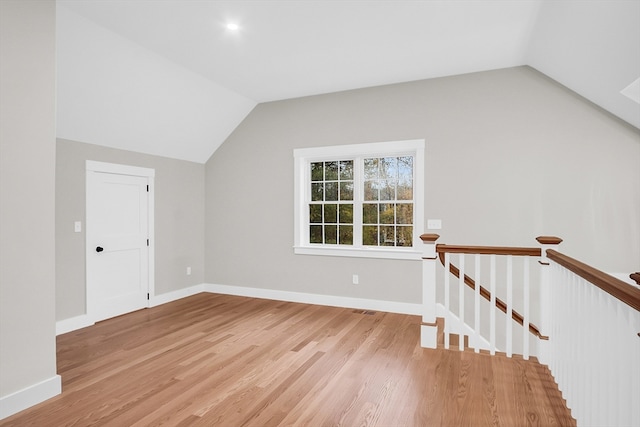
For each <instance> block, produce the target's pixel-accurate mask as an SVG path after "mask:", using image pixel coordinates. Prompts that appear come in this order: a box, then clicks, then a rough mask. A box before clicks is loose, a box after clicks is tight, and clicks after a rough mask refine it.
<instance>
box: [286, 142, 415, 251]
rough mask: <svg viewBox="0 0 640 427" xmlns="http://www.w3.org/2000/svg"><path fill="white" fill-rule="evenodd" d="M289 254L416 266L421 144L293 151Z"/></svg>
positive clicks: (379, 144)
mask: <svg viewBox="0 0 640 427" xmlns="http://www.w3.org/2000/svg"><path fill="white" fill-rule="evenodd" d="M294 159H295V198H294V203H295V253H298V254H315V255H334V256H358V257H374V258H400V259H419V258H420V254H421V248H420V247H419V246H418V243H419V242H420V240H419V237H418V236H419V235H420V231H421V227H422V226H423V202H422V194H423V183H424V173H423V170H422V169H423V165H424V141H423V140H412V141H395V142H383V143H373V144H355V145H343V146H334V147H318V148H306V149H297V150H294Z"/></svg>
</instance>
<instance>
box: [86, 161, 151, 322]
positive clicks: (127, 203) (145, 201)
mask: <svg viewBox="0 0 640 427" xmlns="http://www.w3.org/2000/svg"><path fill="white" fill-rule="evenodd" d="M149 182H150V178H149V177H148V176H136V175H125V174H120V173H110V172H103V171H95V170H87V219H86V232H87V248H86V249H87V259H86V266H87V314H88V315H89V316H90V317H91V318H92V320H93V321H96V322H97V321H99V320H103V319H107V318H110V317H114V316H118V315H121V314H124V313H128V312H131V311H135V310H138V309H141V308H144V307H147V306H148V298H149V296H148V294H149V291H150V290H149V288H150V286H149V285H150V283H149V278H150V277H149V276H150V275H149V253H150V251H149V240H148V239H149V236H150V233H149V229H150V224H149V218H150V215H149V213H150V212H149V209H150V204H149V191H148V188H149V187H148V186H149Z"/></svg>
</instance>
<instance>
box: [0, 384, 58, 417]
mask: <svg viewBox="0 0 640 427" xmlns="http://www.w3.org/2000/svg"><path fill="white" fill-rule="evenodd" d="M61 392H62V378H61V377H60V375H54V376H53V377H51V378H49V379H47V380H44V381H42V382H39V383H37V384H34V385H32V386H29V387H27V388H24V389H22V390H20V391H17V392H15V393H12V394H9V395H7V396H4V397H1V398H0V420H2V419H4V418H7V417H10V416H11V415H13V414H17V413H18V412H20V411H23V410H25V409H27V408H29V407H31V406H33V405H37V404H38V403H40V402H44V401H45V400H47V399H50V398H52V397H54V396H57V395H59V394H60V393H61Z"/></svg>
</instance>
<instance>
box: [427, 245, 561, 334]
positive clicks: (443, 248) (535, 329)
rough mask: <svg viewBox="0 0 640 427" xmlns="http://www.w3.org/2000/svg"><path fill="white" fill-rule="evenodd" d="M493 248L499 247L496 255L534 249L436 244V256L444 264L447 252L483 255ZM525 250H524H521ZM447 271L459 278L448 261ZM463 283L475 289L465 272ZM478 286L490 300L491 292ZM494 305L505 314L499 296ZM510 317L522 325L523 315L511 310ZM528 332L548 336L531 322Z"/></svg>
mask: <svg viewBox="0 0 640 427" xmlns="http://www.w3.org/2000/svg"><path fill="white" fill-rule="evenodd" d="M449 248H454V251H455V252H451V251H449V250H448V249H449ZM455 248H465V250H464V251H462V250H461V251H457V249H455ZM471 248H478V250H482V251H483V252H469V250H471ZM495 249H499V250H500V251H501V252H500V253H496V255H514V254H508V253H503V252H506V250H507V249H516V252H518V251H517V250H520V249H523V250H531V251H532V252H533V251H534V249H535V248H505V247H502V246H500V247H498V246H494V247H491V246H452V245H437V246H436V251H437V252H438V257H439V258H440V262H441V263H442V265H445V260H444V254H445V253H447V252H449V253H472V254H481V255H485V254H494V253H495V252H496V251H495ZM485 250H488V252H484V251H485ZM522 252H525V251H522ZM516 255H526V254H524V253H518V254H516ZM532 256H536V254H535V253H534V254H533V255H532ZM537 256H540V249H538V252H537ZM449 271H450V272H451V274H453V275H454V276H456V277H457V278H458V279H459V278H460V269H459V268H458V267H456V266H455V265H453V264H451V263H449ZM464 283H465V284H466V285H467V286H468V287H470V288H471V289H473V290H475V289H476V281H475V280H473V279H472V278H471V277H469V276H467V275H466V274H465V275H464ZM478 286H480V295H482V297H483V298H484V299H486V300H487V301H489V302H490V301H491V292H490V291H489V290H488V289H486V288H485V287H483V286H482V285H479V284H478ZM496 307H497V308H498V309H500V311H502V312H503V313H504V314H507V304H506V303H505V302H504V301H502V300H501V299H500V298H497V297H496ZM511 318H512V319H513V320H514V321H515V322H517V323H519V324H520V326H523V327H524V316H522V315H521V314H520V313H518V312H517V311H515V310H512V311H511ZM529 332H530V333H531V334H533V335H535V336H536V337H538V338H539V339H541V340H548V339H549V337H547V336H544V335H542V334H541V333H540V329H538V327H537V326H536V325H534V324H533V323H529Z"/></svg>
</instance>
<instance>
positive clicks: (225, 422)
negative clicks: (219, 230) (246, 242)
mask: <svg viewBox="0 0 640 427" xmlns="http://www.w3.org/2000/svg"><path fill="white" fill-rule="evenodd" d="M419 330H420V318H419V317H418V316H408V315H400V314H392V313H384V312H364V311H361V310H353V309H346V308H336V307H322V306H313V305H305V304H295V303H286V302H278V301H270V300H264V299H252V298H243V297H235V296H227V295H215V294H205V293H203V294H199V295H195V296H192V297H189V298H185V299H182V300H179V301H174V302H172V303H169V304H165V305H163V306H159V307H155V308H151V309H146V310H140V311H137V312H134V313H130V314H127V315H124V316H120V317H117V318H114V319H109V320H106V321H103V322H99V323H97V324H96V325H94V326H91V327H88V328H84V329H81V330H78V331H74V332H71V333H68V334H64V335H61V336H59V337H58V338H57V355H58V373H59V374H60V375H61V376H62V381H63V393H62V394H61V395H59V396H56V397H54V398H52V399H50V400H48V401H46V402H43V403H41V404H39V405H36V406H35V407H33V408H30V409H27V410H25V411H23V412H21V413H19V414H16V415H14V416H12V417H9V418H7V419H5V420H2V421H0V426H2V427H5V426H44V427H48V426H55V427H58V426H113V427H120V426H138V427H142V426H160V425H162V426H180V427H184V426H208V427H210V426H224V427H228V426H256V427H257V426H259V427H264V426H314V427H315V426H383V427H393V426H420V427H423V426H443V425H444V426H449V425H456V426H458V425H461V426H466V425H473V426H475V425H479V426H536V425H539V426H553V425H557V426H574V425H575V420H573V419H572V418H571V415H570V412H569V411H568V410H567V408H566V405H565V402H564V400H563V399H562V396H561V394H560V392H559V391H558V389H557V386H556V385H555V382H554V381H553V378H552V377H551V375H550V373H549V371H548V369H547V368H546V367H544V366H541V365H539V364H538V363H537V362H536V361H533V360H532V361H524V360H522V359H517V358H514V359H508V358H506V357H505V356H496V357H492V356H489V355H487V354H474V353H473V352H458V351H453V350H452V351H449V350H441V349H435V350H434V349H423V348H421V347H420V346H419V342H420V337H419Z"/></svg>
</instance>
